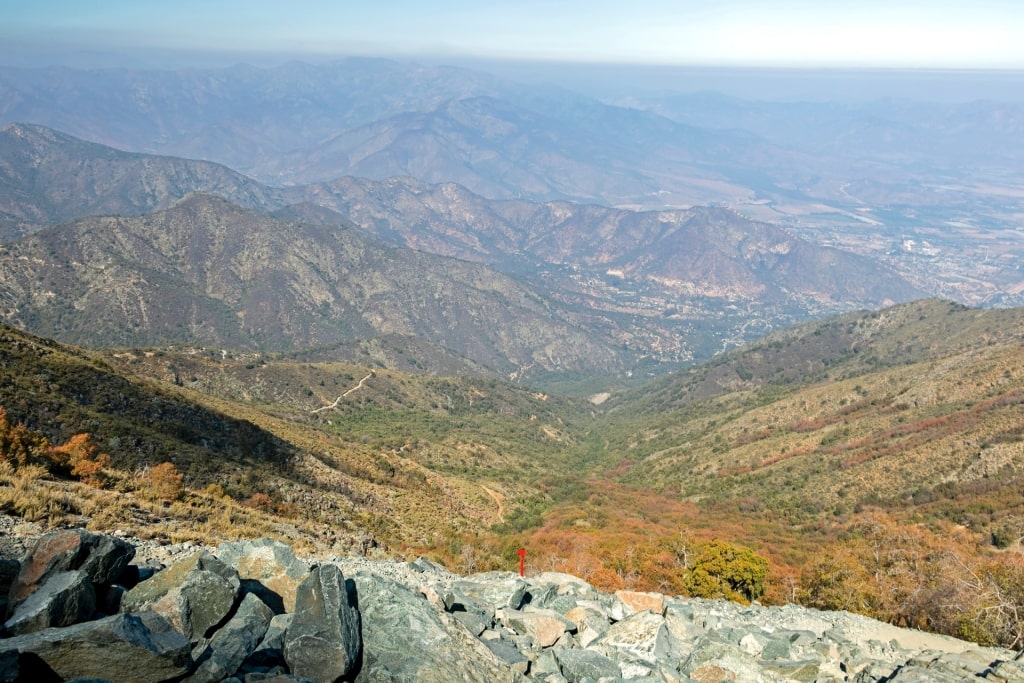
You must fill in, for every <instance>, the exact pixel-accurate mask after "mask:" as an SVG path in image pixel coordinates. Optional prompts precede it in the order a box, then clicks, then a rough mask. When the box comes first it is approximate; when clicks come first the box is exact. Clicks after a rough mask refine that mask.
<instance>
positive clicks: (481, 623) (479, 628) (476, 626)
mask: <svg viewBox="0 0 1024 683" xmlns="http://www.w3.org/2000/svg"><path fill="white" fill-rule="evenodd" d="M452 618H454V619H455V621H457V622H459V623H460V624H462V625H463V626H464V627H465V628H466V630H467V631H469V632H470V633H471V634H472V635H474V636H477V637H479V636H480V634H482V633H483V632H484V631H486V630H487V629H489V628H490V627H491V625H492V624H493V623H494V622H493V621H492V620H490V619H487V618H485V617H484V615H482V614H477V613H475V612H453V613H452Z"/></svg>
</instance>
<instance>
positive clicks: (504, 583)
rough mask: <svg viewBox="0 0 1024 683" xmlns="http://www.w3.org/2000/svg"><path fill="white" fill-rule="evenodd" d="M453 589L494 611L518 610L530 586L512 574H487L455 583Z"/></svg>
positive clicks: (475, 575) (476, 575)
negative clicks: (504, 609) (492, 608)
mask: <svg viewBox="0 0 1024 683" xmlns="http://www.w3.org/2000/svg"><path fill="white" fill-rule="evenodd" d="M455 587H456V588H457V589H459V590H460V591H462V592H463V593H465V594H466V595H468V596H469V597H471V598H473V599H474V600H478V601H480V602H485V603H488V604H490V605H492V606H493V607H494V608H495V609H501V608H505V607H508V608H510V609H519V608H520V607H522V606H523V600H524V599H525V598H526V593H527V591H528V590H529V588H530V585H529V584H528V583H526V581H524V580H523V579H521V578H520V577H518V576H516V575H514V574H509V573H506V572H487V573H485V574H474V575H473V576H470V577H467V578H465V579H463V580H462V581H457V582H456V583H455Z"/></svg>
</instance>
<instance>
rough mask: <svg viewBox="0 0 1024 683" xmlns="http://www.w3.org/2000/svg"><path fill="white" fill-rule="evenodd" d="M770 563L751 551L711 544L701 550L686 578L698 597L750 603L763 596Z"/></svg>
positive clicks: (724, 543) (712, 542)
mask: <svg viewBox="0 0 1024 683" xmlns="http://www.w3.org/2000/svg"><path fill="white" fill-rule="evenodd" d="M767 577H768V560H766V559H765V558H763V557H761V556H760V555H757V554H756V553H754V551H752V550H750V549H749V548H743V547H741V546H737V545H733V544H731V543H726V542H725V541H709V542H708V543H705V544H704V545H702V546H701V547H700V549H699V550H698V552H697V556H696V557H695V558H694V561H693V565H692V566H691V567H690V572H689V575H688V576H687V578H686V589H687V590H688V591H689V593H690V595H692V596H694V597H698V598H727V599H729V600H735V601H737V602H744V603H746V602H750V601H751V600H756V599H758V598H760V597H761V596H762V595H764V592H765V588H766V584H765V581H766V579H767Z"/></svg>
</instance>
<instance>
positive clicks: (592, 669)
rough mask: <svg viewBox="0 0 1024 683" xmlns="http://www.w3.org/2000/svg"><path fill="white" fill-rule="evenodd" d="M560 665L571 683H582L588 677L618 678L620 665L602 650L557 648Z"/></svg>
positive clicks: (556, 653) (556, 652)
mask: <svg viewBox="0 0 1024 683" xmlns="http://www.w3.org/2000/svg"><path fill="white" fill-rule="evenodd" d="M555 658H556V659H557V660H558V667H559V669H560V670H561V671H562V675H563V676H565V677H566V678H567V679H568V680H569V683H582V681H584V680H586V679H590V680H592V681H596V680H598V679H601V678H618V677H619V673H620V672H619V665H618V664H616V663H615V662H613V661H612V660H610V659H608V658H607V657H605V656H604V655H602V654H601V653H600V652H595V651H593V650H556V651H555Z"/></svg>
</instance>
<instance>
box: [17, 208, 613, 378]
mask: <svg viewBox="0 0 1024 683" xmlns="http://www.w3.org/2000/svg"><path fill="white" fill-rule="evenodd" d="M0 291H2V294H0V296H2V298H3V303H4V309H5V311H4V313H5V317H6V318H7V319H8V320H12V321H16V322H18V323H19V324H21V325H22V326H24V327H26V328H28V329H31V330H34V331H38V332H41V333H43V334H47V335H51V336H54V337H58V338H60V339H64V340H66V341H71V342H74V343H79V344H90V345H105V346H111V345H113V346H153V345H164V344H172V343H188V344H202V345H211V344H213V345H220V346H224V347H227V348H236V349H262V350H278V351H280V350H288V349H297V348H309V347H315V346H325V345H336V344H339V343H352V342H355V341H357V340H360V339H369V338H374V337H377V336H380V335H387V334H398V335H412V336H418V337H422V338H425V339H428V340H430V341H432V342H433V343H434V344H437V345H439V346H443V347H447V348H449V349H451V350H453V351H455V352H457V353H459V354H461V355H463V356H465V357H468V358H470V359H472V360H474V361H475V362H477V363H479V364H481V365H483V366H485V367H490V368H491V369H492V372H501V373H507V372H510V371H513V370H518V369H519V368H520V367H522V366H527V365H534V364H537V365H538V366H539V367H543V368H544V369H545V370H547V371H550V372H559V371H561V372H565V371H590V372H599V373H608V372H617V371H619V370H621V363H622V361H621V359H619V358H618V354H617V353H616V352H615V351H612V350H611V349H610V348H609V347H608V346H607V343H606V342H604V343H603V342H602V341H601V340H600V339H599V338H597V337H596V336H594V335H588V334H587V332H586V329H585V326H581V325H579V324H574V318H575V316H574V314H572V313H571V312H569V311H567V310H564V309H563V310H559V309H557V308H555V307H553V306H552V304H551V302H549V301H547V300H545V299H543V298H541V297H539V296H538V295H537V294H535V293H534V292H531V291H529V290H528V289H525V288H524V287H522V286H521V285H519V284H518V283H516V282H515V281H513V280H512V279H510V278H508V277H507V276H504V275H501V274H499V273H497V272H496V271H494V270H492V269H490V268H488V267H487V266H483V265H480V264H475V263H470V262H466V261H455V260H452V259H445V258H442V257H438V256H433V255H430V254H423V253H417V252H414V251H410V250H404V249H395V248H388V247H383V246H380V245H378V244H376V243H374V242H372V241H369V240H367V239H365V238H364V237H362V236H360V235H359V234H358V233H357V232H354V231H352V230H344V229H339V228H337V227H332V228H331V229H325V228H323V227H317V226H314V225H311V224H309V223H294V222H287V221H282V220H277V219H274V218H272V217H269V216H267V215H264V214H261V213H256V212H253V211H248V210H244V209H241V208H239V207H236V206H234V205H233V204H230V203H229V202H227V201H225V200H223V199H220V198H216V197H212V196H210V195H202V194H192V195H189V196H187V197H186V198H185V199H183V200H181V201H180V202H178V203H177V204H176V205H174V206H173V207H171V208H170V209H166V210H164V211H160V212H156V213H153V214H148V215H145V216H139V217H94V218H83V219H79V220H77V221H75V222H72V223H69V224H66V225H63V226H60V227H58V228H53V229H49V230H43V231H41V232H38V233H36V234H34V235H32V236H30V237H28V238H26V239H24V240H22V241H20V242H17V243H14V244H10V245H7V246H6V247H5V249H4V251H3V253H2V255H0Z"/></svg>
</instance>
